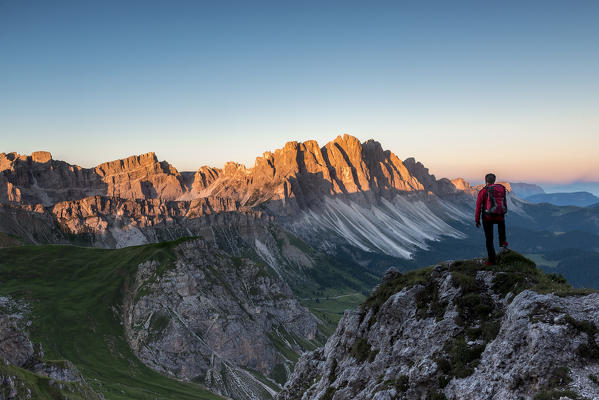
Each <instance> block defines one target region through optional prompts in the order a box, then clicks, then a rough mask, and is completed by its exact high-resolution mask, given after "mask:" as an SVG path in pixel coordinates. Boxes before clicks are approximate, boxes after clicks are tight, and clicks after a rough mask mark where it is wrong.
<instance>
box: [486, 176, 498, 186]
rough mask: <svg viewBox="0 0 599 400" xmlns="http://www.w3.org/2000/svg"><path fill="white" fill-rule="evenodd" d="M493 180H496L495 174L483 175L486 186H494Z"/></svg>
mask: <svg viewBox="0 0 599 400" xmlns="http://www.w3.org/2000/svg"><path fill="white" fill-rule="evenodd" d="M495 179H496V177H495V174H487V175H485V182H486V183H487V184H488V185H492V184H494V183H495Z"/></svg>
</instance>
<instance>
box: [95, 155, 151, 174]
mask: <svg viewBox="0 0 599 400" xmlns="http://www.w3.org/2000/svg"><path fill="white" fill-rule="evenodd" d="M157 162H158V157H156V153H154V152H148V153H143V154H139V155H133V156H129V157H126V158H120V159H118V160H113V161H108V162H105V163H102V164H100V165H98V166H97V167H96V169H100V170H103V171H109V170H115V169H116V170H120V169H127V168H131V167H135V166H139V165H146V164H154V163H157Z"/></svg>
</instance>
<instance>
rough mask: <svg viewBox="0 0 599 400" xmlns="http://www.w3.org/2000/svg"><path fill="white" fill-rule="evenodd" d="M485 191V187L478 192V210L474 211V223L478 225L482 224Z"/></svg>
mask: <svg viewBox="0 0 599 400" xmlns="http://www.w3.org/2000/svg"><path fill="white" fill-rule="evenodd" d="M484 192H485V189H484V188H483V189H481V190H480V191H479V192H478V196H477V197H476V211H475V213H474V223H475V224H476V226H477V227H479V226H480V213H481V210H482V206H483V197H484Z"/></svg>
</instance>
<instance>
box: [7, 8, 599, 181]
mask: <svg viewBox="0 0 599 400" xmlns="http://www.w3.org/2000/svg"><path fill="white" fill-rule="evenodd" d="M598 77H599V2H598V1H538V2H533V1H514V2H511V1H506V2H481V1H472V2H459V1H458V2H450V1H442V2H433V1H422V2H409V3H408V2H355V3H353V2H322V1H319V2H308V1H302V2H287V1H276V2H274V1H273V2H259V1H256V2H254V1H244V2H230V1H221V2H218V1H214V2H201V1H160V2H158V1H114V2H112V1H71V2H65V1H27V0H0V152H3V151H4V152H8V151H17V152H20V153H29V152H31V151H33V150H38V149H44V150H49V151H51V152H52V153H53V154H54V157H55V158H60V159H65V160H67V161H70V162H73V163H77V164H80V165H82V166H93V165H96V164H98V163H100V162H102V161H106V160H110V159H116V158H121V157H124V156H127V155H131V154H139V153H143V152H147V151H155V152H156V153H157V154H158V156H159V158H160V159H166V160H168V161H170V162H171V163H173V164H174V165H175V166H176V167H177V168H178V169H179V170H195V169H196V168H198V167H199V166H201V165H204V164H208V165H215V166H221V165H222V164H223V163H224V162H225V161H228V160H236V161H240V162H243V163H245V164H248V165H253V160H254V158H255V157H256V156H257V155H260V154H262V152H264V151H266V150H273V149H275V148H279V147H281V146H282V145H283V144H284V143H285V142H287V141H289V140H306V139H316V140H318V141H319V142H320V143H321V144H324V143H325V142H326V141H328V140H331V139H333V138H334V137H335V136H337V135H338V134H340V133H350V134H353V135H355V136H357V137H359V138H360V139H362V140H366V139H369V138H375V139H377V140H379V141H380V142H381V143H382V144H383V147H385V148H388V149H390V150H392V151H394V152H395V153H396V154H397V155H398V156H399V157H400V158H407V157H410V156H415V157H416V158H417V159H419V160H421V161H423V162H424V163H425V164H426V165H427V166H429V167H430V168H431V170H432V171H433V172H434V173H436V174H437V175H438V176H448V177H455V176H465V177H466V178H468V179H472V180H474V179H476V178H477V177H479V176H480V175H481V174H484V173H485V172H487V170H494V171H496V172H497V173H498V175H499V176H500V177H506V178H507V179H511V180H529V181H537V182H540V181H567V180H575V179H576V180H578V179H582V180H599V157H597V154H596V153H597V149H599V78H598ZM494 147H499V148H500V151H499V152H493V151H489V149H490V148H494ZM490 154H498V155H497V156H490ZM479 180H480V179H479Z"/></svg>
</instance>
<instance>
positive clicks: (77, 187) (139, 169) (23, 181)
mask: <svg viewBox="0 0 599 400" xmlns="http://www.w3.org/2000/svg"><path fill="white" fill-rule="evenodd" d="M184 191H185V188H184V183H183V178H182V177H181V175H180V174H179V172H178V171H177V170H176V169H175V168H174V167H173V166H172V165H170V164H169V163H167V162H166V161H162V162H159V161H158V159H157V158H156V155H155V154H154V153H147V154H143V155H140V156H132V157H129V158H126V159H123V160H117V161H111V162H107V163H104V164H101V165H99V166H97V167H95V168H81V167H79V166H77V165H71V164H68V163H66V162H64V161H56V160H53V159H52V156H51V155H50V153H48V152H34V153H33V154H32V155H31V156H26V155H20V154H17V153H8V154H6V153H2V154H0V201H3V202H7V201H8V202H19V203H24V204H31V205H35V204H42V205H44V206H50V205H53V204H56V203H58V202H63V201H72V200H79V199H82V198H85V197H89V196H95V195H104V196H109V197H118V198H123V199H162V200H175V199H177V198H178V197H180V196H181V195H182V194H183V193H184Z"/></svg>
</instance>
